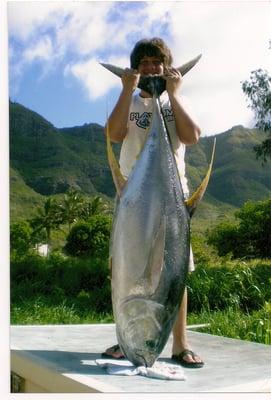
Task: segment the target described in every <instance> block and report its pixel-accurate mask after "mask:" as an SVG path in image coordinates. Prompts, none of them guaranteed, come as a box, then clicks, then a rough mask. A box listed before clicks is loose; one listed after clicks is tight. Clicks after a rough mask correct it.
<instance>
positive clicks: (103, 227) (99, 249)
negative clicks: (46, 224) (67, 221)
mask: <svg viewBox="0 0 271 400" xmlns="http://www.w3.org/2000/svg"><path fill="white" fill-rule="evenodd" d="M111 224H112V219H111V217H110V216H108V215H102V214H97V215H94V216H92V217H91V218H89V220H88V221H87V222H78V223H77V224H75V225H74V226H73V227H72V228H71V231H70V233H69V234H68V236H67V239H66V245H65V247H64V249H65V251H66V252H67V253H68V254H69V255H72V256H102V257H106V256H107V255H108V247H109V238H110V231H111Z"/></svg>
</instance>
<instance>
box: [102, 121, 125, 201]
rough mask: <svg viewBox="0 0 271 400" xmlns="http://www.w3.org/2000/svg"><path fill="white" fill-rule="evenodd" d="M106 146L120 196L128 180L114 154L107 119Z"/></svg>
mask: <svg viewBox="0 0 271 400" xmlns="http://www.w3.org/2000/svg"><path fill="white" fill-rule="evenodd" d="M106 148H107V158H108V163H109V166H110V169H111V173H112V177H113V181H114V184H115V187H116V190H117V193H118V195H119V196H120V195H121V192H122V189H123V188H124V186H125V185H126V182H127V180H126V179H125V178H124V177H123V175H122V173H121V171H120V166H119V163H118V161H117V159H116V156H115V154H114V151H113V148H112V145H111V141H110V135H109V122H108V120H107V124H106Z"/></svg>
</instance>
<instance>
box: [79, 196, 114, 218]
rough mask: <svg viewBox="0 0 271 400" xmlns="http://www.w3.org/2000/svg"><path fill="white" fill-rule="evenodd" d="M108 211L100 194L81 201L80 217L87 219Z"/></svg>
mask: <svg viewBox="0 0 271 400" xmlns="http://www.w3.org/2000/svg"><path fill="white" fill-rule="evenodd" d="M108 212H109V208H108V205H107V204H106V203H105V202H104V201H103V199H102V198H101V197H100V196H94V197H93V198H92V199H90V200H88V201H85V202H84V203H83V205H82V209H81V214H80V217H81V218H83V219H84V220H88V219H89V218H90V217H92V216H93V215H97V214H107V213H108Z"/></svg>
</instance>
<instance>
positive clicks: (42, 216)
mask: <svg viewBox="0 0 271 400" xmlns="http://www.w3.org/2000/svg"><path fill="white" fill-rule="evenodd" d="M37 213H38V215H37V216H36V217H34V218H32V219H31V225H32V227H33V232H34V233H38V232H41V231H42V230H45V232H46V241H47V245H48V253H49V251H50V247H51V232H52V230H53V229H56V228H58V227H59V226H60V224H61V218H60V213H59V206H58V204H57V202H56V200H55V199H53V198H52V197H49V198H48V199H46V200H45V202H44V205H43V208H41V207H40V208H38V209H37Z"/></svg>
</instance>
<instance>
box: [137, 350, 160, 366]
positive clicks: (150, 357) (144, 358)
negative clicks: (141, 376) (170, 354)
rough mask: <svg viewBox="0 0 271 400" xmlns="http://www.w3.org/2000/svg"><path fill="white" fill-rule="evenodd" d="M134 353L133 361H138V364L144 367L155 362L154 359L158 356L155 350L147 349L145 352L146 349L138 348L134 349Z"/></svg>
mask: <svg viewBox="0 0 271 400" xmlns="http://www.w3.org/2000/svg"><path fill="white" fill-rule="evenodd" d="M134 353H135V355H136V360H137V361H134V362H135V363H138V365H144V367H151V366H152V365H153V364H154V363H155V360H156V359H157V356H158V355H157V353H156V352H151V351H148V352H147V353H146V351H144V350H139V349H136V350H135V351H134ZM134 360H135V358H134Z"/></svg>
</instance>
